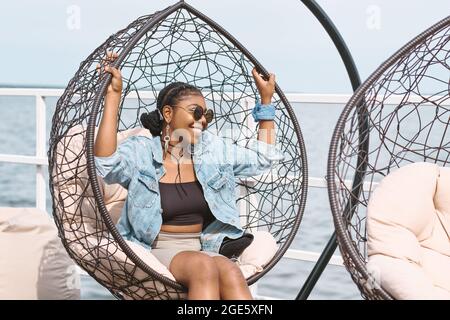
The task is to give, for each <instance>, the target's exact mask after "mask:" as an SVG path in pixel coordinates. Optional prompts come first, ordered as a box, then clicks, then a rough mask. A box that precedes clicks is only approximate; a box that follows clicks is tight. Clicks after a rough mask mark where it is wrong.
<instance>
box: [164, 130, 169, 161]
mask: <svg viewBox="0 0 450 320" xmlns="http://www.w3.org/2000/svg"><path fill="white" fill-rule="evenodd" d="M169 141H170V126H169V124H167V126H166V135H165V136H164V157H163V159H166V153H167V149H169Z"/></svg>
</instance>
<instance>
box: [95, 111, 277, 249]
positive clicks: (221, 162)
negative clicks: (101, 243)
mask: <svg viewBox="0 0 450 320" xmlns="http://www.w3.org/2000/svg"><path fill="white" fill-rule="evenodd" d="M267 111H268V112H270V110H267ZM149 155H151V156H149ZM282 159H284V156H283V155H282V153H281V152H280V151H279V150H278V149H277V148H276V147H275V146H273V145H270V144H267V143H264V142H262V141H258V140H251V141H250V143H249V144H248V145H247V147H242V146H238V145H236V144H233V143H231V142H229V141H227V140H225V139H223V138H220V137H218V136H216V135H214V134H212V133H211V132H209V131H208V130H205V131H203V132H202V135H201V139H200V141H199V143H197V144H196V145H195V148H194V154H193V162H194V171H195V174H196V176H197V179H198V181H199V182H200V184H201V186H202V189H203V193H204V196H205V200H206V202H207V203H208V205H209V208H210V209H211V212H212V214H213V215H214V217H215V218H216V219H215V220H214V221H213V222H212V223H211V224H209V225H208V226H207V227H206V228H205V229H204V230H203V231H202V233H201V238H200V240H201V243H202V250H204V251H212V252H218V251H219V249H220V245H221V244H222V241H223V239H224V238H225V237H229V238H232V239H235V238H238V237H240V236H241V235H242V234H243V230H242V228H241V224H240V218H239V212H238V210H237V207H236V195H235V180H234V179H235V177H250V176H256V175H259V174H262V173H264V172H266V171H267V170H269V169H270V168H271V167H272V165H273V164H274V163H276V162H277V161H280V160H282ZM95 164H96V170H97V174H98V175H100V176H101V177H103V178H104V181H105V182H106V183H109V184H112V183H119V184H121V185H122V186H123V187H124V188H126V189H128V196H127V199H126V201H125V204H124V207H123V209H122V215H121V218H120V219H119V222H118V224H117V228H118V230H119V232H120V234H121V235H122V236H123V237H124V238H125V239H127V240H131V241H134V242H137V243H139V244H141V245H143V246H144V247H146V248H148V249H150V247H151V245H152V243H153V241H154V240H155V238H156V236H157V235H158V233H159V231H160V229H161V225H162V215H161V214H162V209H161V197H160V192H159V183H158V181H159V180H160V179H161V177H162V176H163V175H164V174H165V169H164V167H163V160H162V146H161V141H160V137H159V136H157V137H153V138H149V137H145V136H132V137H129V138H128V139H126V140H125V141H124V142H122V143H121V144H120V145H119V146H118V148H117V150H116V152H115V153H114V154H112V155H111V156H109V157H95Z"/></svg>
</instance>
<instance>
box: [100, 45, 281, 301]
mask: <svg viewBox="0 0 450 320" xmlns="http://www.w3.org/2000/svg"><path fill="white" fill-rule="evenodd" d="M116 57H117V54H115V53H108V55H107V59H106V62H105V64H104V65H102V66H99V68H102V69H103V70H102V71H105V72H108V73H111V75H112V80H111V82H110V84H109V86H108V89H107V93H106V97H105V107H104V113H103V117H102V119H101V122H100V127H99V130H98V134H97V137H96V141H95V147H94V153H95V161H96V167H97V172H98V174H99V175H100V176H102V177H103V178H104V180H105V182H106V183H120V184H121V185H122V186H124V187H125V188H127V189H128V197H127V199H126V202H125V205H124V208H123V211H122V215H121V218H120V220H119V222H118V224H117V228H118V230H119V231H120V233H121V234H122V236H123V237H124V238H125V239H128V240H131V241H135V242H138V243H139V244H141V245H143V246H145V247H147V248H149V249H150V250H151V252H152V253H153V254H154V255H155V256H156V257H157V258H158V259H159V260H160V261H161V262H162V263H163V264H165V265H166V266H167V267H168V268H169V270H170V272H171V273H172V274H173V276H174V277H175V279H176V280H177V281H178V282H179V283H181V284H183V285H184V286H186V287H187V288H188V299H251V298H252V296H251V294H250V290H249V288H248V286H247V283H246V280H245V279H244V277H243V275H242V273H241V271H240V269H239V267H238V266H237V265H236V264H235V263H234V262H233V261H232V260H230V259H229V258H227V257H225V256H223V255H221V254H219V251H220V249H221V246H222V244H223V243H224V242H226V241H230V240H232V241H233V239H241V238H242V236H243V230H242V228H241V225H240V221H239V213H238V210H237V208H236V199H235V184H234V179H235V177H246V176H254V175H258V174H261V173H263V172H265V171H266V170H269V169H270V168H271V167H272V165H273V164H274V163H276V162H277V161H279V160H281V159H283V156H282V154H281V153H280V152H279V151H278V150H277V149H276V148H275V146H274V143H275V134H274V121H273V119H274V117H275V108H274V106H273V105H271V99H272V96H273V93H274V90H275V76H274V75H273V74H271V75H270V78H269V79H268V80H267V81H266V80H264V79H263V78H262V77H261V75H260V74H258V72H257V71H256V70H253V77H254V80H255V82H256V86H257V88H258V91H259V93H260V96H261V103H257V104H256V106H255V108H254V110H253V113H252V115H253V117H254V120H255V121H259V132H258V140H255V141H251V143H250V144H249V145H248V147H246V148H244V147H241V146H237V145H235V144H232V143H227V142H225V140H224V139H221V138H220V137H219V136H217V135H214V134H212V133H211V132H209V131H208V130H206V129H207V126H208V123H209V122H211V121H212V119H213V113H212V110H208V109H207V106H206V103H205V99H204V98H203V95H202V93H201V91H200V90H199V89H197V88H196V87H194V86H192V85H189V84H186V83H181V82H175V83H171V84H169V85H168V86H167V87H165V88H164V89H162V90H161V92H160V94H159V96H158V98H157V104H156V110H154V111H152V112H150V113H146V114H143V115H142V116H141V122H142V124H143V126H144V127H145V128H147V129H149V130H150V132H151V133H152V136H153V138H148V137H144V136H133V137H130V138H128V139H126V140H125V141H124V142H123V143H121V144H120V145H119V146H117V125H118V119H117V118H118V109H119V102H120V97H121V92H122V77H121V73H120V71H119V70H118V69H116V68H113V67H111V66H110V65H109V64H110V62H112V61H114V59H116Z"/></svg>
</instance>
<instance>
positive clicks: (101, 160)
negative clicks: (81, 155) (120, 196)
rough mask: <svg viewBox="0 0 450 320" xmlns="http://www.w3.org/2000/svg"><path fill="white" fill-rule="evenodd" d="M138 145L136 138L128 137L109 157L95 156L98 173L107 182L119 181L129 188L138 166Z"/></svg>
mask: <svg viewBox="0 0 450 320" xmlns="http://www.w3.org/2000/svg"><path fill="white" fill-rule="evenodd" d="M137 145H138V144H137V143H136V140H135V139H133V138H128V139H126V140H125V141H124V142H122V143H121V144H119V145H118V147H117V149H116V152H114V153H113V154H112V155H110V156H109V157H94V159H95V167H96V172H97V175H99V176H101V177H102V178H103V180H104V181H105V183H107V184H114V183H119V184H120V185H121V186H122V187H124V188H128V185H129V183H130V181H131V178H132V177H133V175H134V172H135V170H136V167H137V165H136V160H137V150H136V148H137Z"/></svg>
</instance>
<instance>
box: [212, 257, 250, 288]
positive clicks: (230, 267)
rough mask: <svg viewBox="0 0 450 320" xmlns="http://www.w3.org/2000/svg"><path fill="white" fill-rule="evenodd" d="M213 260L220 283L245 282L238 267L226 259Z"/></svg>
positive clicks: (216, 258) (215, 258) (217, 258)
mask: <svg viewBox="0 0 450 320" xmlns="http://www.w3.org/2000/svg"><path fill="white" fill-rule="evenodd" d="M214 260H215V262H216V265H217V269H218V270H219V277H220V280H221V281H227V282H243V281H245V278H244V275H243V274H242V271H241V269H240V268H239V266H238V265H237V264H236V263H234V262H233V261H231V260H230V259H228V258H226V257H214Z"/></svg>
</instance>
